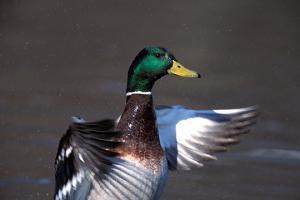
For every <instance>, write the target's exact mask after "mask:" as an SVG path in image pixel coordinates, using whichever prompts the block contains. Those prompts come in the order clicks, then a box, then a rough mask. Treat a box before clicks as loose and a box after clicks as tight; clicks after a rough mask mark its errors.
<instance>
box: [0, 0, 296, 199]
mask: <svg viewBox="0 0 300 200" xmlns="http://www.w3.org/2000/svg"><path fill="white" fill-rule="evenodd" d="M299 36H300V2H299V1H297V0H294V1H293V0H289V1H284V0H265V1H260V0H252V1H240V0H229V1H221V0H205V1H198V0H194V1H190V0H189V1H171V0H168V1H158V0H151V1H138V0H134V1H115V0H111V1H96V0H85V1H79V0H73V1H70V0H64V1H63V0H52V1H50V0H26V1H24V0H23V1H22V0H1V1H0V134H1V140H0V158H1V161H0V198H1V199H22V200H23V199H51V198H52V196H53V190H54V179H53V175H54V157H55V153H56V149H57V143H58V141H59V139H60V137H61V136H62V134H63V133H64V131H65V130H66V128H67V126H68V124H69V122H70V117H71V116H73V115H81V116H84V117H85V118H87V119H89V120H95V119H101V118H106V117H114V118H115V117H117V116H118V115H119V114H120V113H121V112H122V109H123V107H124V101H125V98H124V94H125V87H126V78H127V75H126V74H127V69H128V67H129V65H130V63H131V61H132V60H133V58H134V56H135V55H136V54H137V52H138V51H139V50H140V49H141V48H143V47H144V46H146V45H161V46H164V47H167V48H169V49H170V50H171V51H172V52H173V53H174V54H175V56H176V57H177V59H178V60H179V61H180V62H181V63H182V64H184V65H186V66H190V68H192V69H195V70H197V71H200V72H201V73H202V75H203V78H202V79H198V80H194V79H182V78H177V77H171V76H169V77H165V78H163V80H160V81H159V82H158V83H157V84H156V86H155V88H154V92H153V93H154V99H155V103H156V104H163V105H174V104H181V105H185V106H188V107H191V108H198V109H208V108H234V107H243V106H249V105H253V104H258V105H259V106H260V111H261V116H260V119H259V122H258V124H257V125H256V126H255V128H254V129H253V131H252V133H251V134H250V135H247V136H244V137H243V138H242V142H241V143H240V144H239V145H237V146H234V147H233V148H231V150H230V152H227V153H224V154H221V155H220V157H219V158H220V159H219V161H217V162H210V163H208V165H206V167H204V168H201V169H198V170H193V171H188V172H174V173H171V174H170V177H169V181H168V183H167V187H166V189H165V192H164V195H163V197H162V199H200V200H201V199H205V200H213V199H216V200H219V199H221V200H250V199H251V200H253V199H255V200H269V199H270V200H297V199H298V200H299V199H300V190H299V189H300V173H299V168H300V133H299V129H300V125H299V119H300V106H299V102H300V98H299V89H300V83H299V77H300V68H299V67H300V48H299V45H300V43H299V41H300V39H299V38H300V37H299Z"/></svg>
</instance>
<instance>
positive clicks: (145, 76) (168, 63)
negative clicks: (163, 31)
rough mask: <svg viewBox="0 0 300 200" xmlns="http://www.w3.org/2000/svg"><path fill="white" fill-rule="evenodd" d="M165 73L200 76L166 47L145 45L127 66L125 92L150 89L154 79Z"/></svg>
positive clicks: (192, 76)
mask: <svg viewBox="0 0 300 200" xmlns="http://www.w3.org/2000/svg"><path fill="white" fill-rule="evenodd" d="M167 74H173V75H177V76H182V77H189V78H200V74H199V73H197V72H195V71H192V70H189V69H187V68H186V67H184V66H182V65H181V64H180V63H178V62H177V60H176V58H175V57H174V56H173V54H171V53H170V52H169V51H168V50H167V49H165V48H162V47H146V48H144V49H143V50H142V51H140V52H139V54H138V55H137V56H136V57H135V59H134V61H133V62H132V64H131V66H130V68H129V71H128V80H127V92H136V91H141V92H148V91H151V89H152V87H153V85H154V83H155V81H156V80H158V79H159V78H161V77H163V76H165V75H167Z"/></svg>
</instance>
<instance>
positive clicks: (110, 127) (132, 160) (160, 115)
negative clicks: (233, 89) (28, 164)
mask: <svg viewBox="0 0 300 200" xmlns="http://www.w3.org/2000/svg"><path fill="white" fill-rule="evenodd" d="M166 74H175V75H179V76H184V77H200V75H199V74H198V73H196V72H194V71H191V70H188V69H186V68H184V67H183V66H182V65H180V64H179V63H178V62H177V61H176V59H175V57H174V56H173V55H172V54H170V53H169V52H168V51H167V50H166V49H164V48H159V47H149V48H145V49H143V50H142V51H141V52H140V53H139V54H138V56H137V57H136V58H135V60H134V61H133V63H132V65H131V67H130V69H129V72H128V82H127V93H126V96H127V97H126V105H125V109H124V111H123V113H122V115H121V117H120V119H119V120H116V121H115V120H102V121H97V122H86V121H84V120H83V119H81V118H74V122H73V123H72V124H71V126H70V127H69V129H68V131H67V133H66V134H65V135H64V136H63V137H62V139H61V141H60V144H59V148H58V153H57V156H56V163H55V167H56V174H55V175H56V189H55V199H56V200H60V199H76V200H83V199H91V200H96V199H97V200H98V199H105V200H114V199H122V200H123V199H130V200H131V199H137V200H138V199H142V200H152V199H158V198H159V197H160V195H161V193H162V191H163V188H164V185H165V182H166V178H167V174H168V170H174V169H176V170H188V169H191V168H194V167H201V166H203V162H204V161H206V160H214V159H216V157H215V156H214V155H213V153H215V152H218V151H224V150H226V147H225V146H226V145H229V144H232V143H236V142H237V139H236V136H237V135H240V134H242V133H245V132H247V131H248V130H249V127H250V126H251V125H252V124H253V122H254V121H255V117H256V108H255V107H248V108H244V109H233V110H217V111H214V110H192V109H187V108H184V107H182V106H173V107H159V108H155V107H154V106H153V97H152V94H151V89H152V87H153V84H154V82H155V81H156V80H158V79H159V78H161V77H162V76H164V75H166Z"/></svg>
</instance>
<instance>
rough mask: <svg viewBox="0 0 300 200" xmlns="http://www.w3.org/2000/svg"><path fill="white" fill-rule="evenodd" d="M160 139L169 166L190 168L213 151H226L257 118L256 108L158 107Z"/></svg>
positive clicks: (211, 158)
mask: <svg viewBox="0 0 300 200" xmlns="http://www.w3.org/2000/svg"><path fill="white" fill-rule="evenodd" d="M156 115H157V124H158V130H159V138H160V143H161V145H162V148H163V149H164V151H165V153H166V156H167V160H168V166H169V169H182V170H189V169H191V168H193V167H201V166H203V163H204V162H205V161H206V160H216V157H215V155H214V153H216V152H220V151H226V150H227V147H226V146H227V145H230V144H234V143H237V142H238V141H239V140H238V138H237V136H239V135H241V134H244V133H247V132H248V131H249V129H250V127H251V125H253V124H254V123H255V121H256V117H257V107H256V106H252V107H247V108H240V109H228V110H192V109H188V108H185V107H182V106H173V107H164V106H161V107H157V108H156Z"/></svg>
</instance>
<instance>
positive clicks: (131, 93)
mask: <svg viewBox="0 0 300 200" xmlns="http://www.w3.org/2000/svg"><path fill="white" fill-rule="evenodd" d="M133 94H142V95H151V94H152V93H151V92H143V91H134V92H127V93H126V96H130V95H133Z"/></svg>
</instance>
